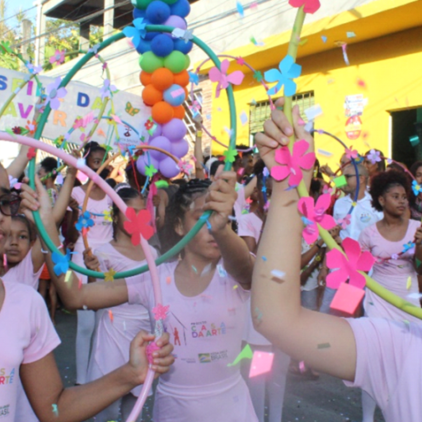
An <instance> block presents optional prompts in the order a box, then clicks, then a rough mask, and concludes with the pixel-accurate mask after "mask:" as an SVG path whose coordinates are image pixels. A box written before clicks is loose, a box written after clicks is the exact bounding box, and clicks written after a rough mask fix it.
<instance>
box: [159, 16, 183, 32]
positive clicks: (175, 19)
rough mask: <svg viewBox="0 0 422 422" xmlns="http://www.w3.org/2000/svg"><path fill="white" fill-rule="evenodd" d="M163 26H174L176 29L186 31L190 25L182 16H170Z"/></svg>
mask: <svg viewBox="0 0 422 422" xmlns="http://www.w3.org/2000/svg"><path fill="white" fill-rule="evenodd" d="M163 25H166V26H174V27H175V28H180V29H186V28H187V27H188V25H187V24H186V21H185V20H184V19H183V18H181V17H180V16H176V15H172V16H170V17H169V18H168V19H167V20H166V21H165V22H164V24H163Z"/></svg>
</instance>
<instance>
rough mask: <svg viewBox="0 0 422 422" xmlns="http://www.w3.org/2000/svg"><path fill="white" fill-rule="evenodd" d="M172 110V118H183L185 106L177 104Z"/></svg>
mask: <svg viewBox="0 0 422 422" xmlns="http://www.w3.org/2000/svg"><path fill="white" fill-rule="evenodd" d="M173 110H174V118H175V119H180V120H183V119H184V118H185V114H186V110H185V107H183V106H182V105H179V106H177V107H173Z"/></svg>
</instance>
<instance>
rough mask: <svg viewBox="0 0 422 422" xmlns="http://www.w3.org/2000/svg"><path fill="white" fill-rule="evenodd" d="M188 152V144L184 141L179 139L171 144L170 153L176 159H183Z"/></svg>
mask: <svg viewBox="0 0 422 422" xmlns="http://www.w3.org/2000/svg"><path fill="white" fill-rule="evenodd" d="M188 151H189V144H188V141H187V140H186V139H181V140H180V141H177V142H172V143H171V150H170V152H171V153H172V154H173V155H174V156H175V157H177V158H182V157H184V156H185V155H186V154H187V153H188Z"/></svg>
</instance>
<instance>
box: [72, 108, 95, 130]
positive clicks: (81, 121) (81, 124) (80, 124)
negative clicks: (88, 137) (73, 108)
mask: <svg viewBox="0 0 422 422" xmlns="http://www.w3.org/2000/svg"><path fill="white" fill-rule="evenodd" d="M93 120H94V112H93V111H90V112H89V113H88V114H87V115H86V116H84V117H80V116H78V117H77V118H76V120H75V122H74V123H73V129H82V128H86V127H87V125H88V124H89V123H91V122H92V121H93Z"/></svg>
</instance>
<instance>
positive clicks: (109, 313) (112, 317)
mask: <svg viewBox="0 0 422 422" xmlns="http://www.w3.org/2000/svg"><path fill="white" fill-rule="evenodd" d="M108 317H109V318H110V321H111V322H114V315H113V312H112V310H111V309H109V310H108Z"/></svg>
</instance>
